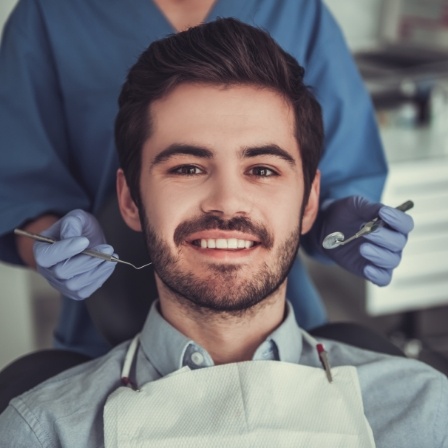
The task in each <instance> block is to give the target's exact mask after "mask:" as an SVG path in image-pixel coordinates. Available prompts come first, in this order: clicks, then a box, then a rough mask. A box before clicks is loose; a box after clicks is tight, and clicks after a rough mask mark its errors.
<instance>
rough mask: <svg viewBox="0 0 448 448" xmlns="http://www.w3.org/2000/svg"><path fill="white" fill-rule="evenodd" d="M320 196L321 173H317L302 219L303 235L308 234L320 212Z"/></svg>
mask: <svg viewBox="0 0 448 448" xmlns="http://www.w3.org/2000/svg"><path fill="white" fill-rule="evenodd" d="M319 194H320V171H319V170H317V171H316V175H315V176H314V180H313V183H312V184H311V191H310V195H309V197H308V202H307V204H306V207H305V210H304V211H303V217H302V235H303V234H305V233H307V232H308V231H309V230H310V229H311V227H312V226H313V224H314V221H315V220H316V216H317V212H318V211H319Z"/></svg>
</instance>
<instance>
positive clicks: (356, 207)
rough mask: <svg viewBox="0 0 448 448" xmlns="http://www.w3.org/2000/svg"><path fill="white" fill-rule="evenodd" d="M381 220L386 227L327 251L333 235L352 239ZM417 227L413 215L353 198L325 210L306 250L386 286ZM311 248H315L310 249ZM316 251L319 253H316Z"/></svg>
mask: <svg viewBox="0 0 448 448" xmlns="http://www.w3.org/2000/svg"><path fill="white" fill-rule="evenodd" d="M377 216H379V217H380V218H381V219H382V220H383V221H384V223H385V224H386V225H384V226H381V227H379V228H378V229H376V230H375V231H373V232H372V233H370V234H368V235H365V236H363V237H361V238H358V239H356V240H354V241H352V242H350V243H348V244H347V245H344V246H340V247H337V248H335V249H330V250H327V249H324V248H323V247H322V241H323V240H324V238H325V237H326V236H327V235H328V234H330V233H333V232H342V233H343V234H344V236H345V238H349V237H350V236H352V235H354V234H355V233H356V232H358V231H359V230H360V228H361V226H362V225H363V224H364V223H366V222H368V221H370V220H372V219H373V218H375V217H377ZM413 227H414V221H413V219H412V217H411V216H410V215H408V214H407V213H404V212H402V211H400V210H397V209H396V208H393V207H388V206H385V205H383V204H381V203H373V202H369V201H368V200H367V199H365V198H363V197H361V196H350V197H348V198H344V199H338V200H335V201H334V202H332V203H331V204H330V205H328V207H326V208H325V207H324V209H323V210H321V213H320V214H319V218H318V220H317V222H316V224H315V225H314V226H313V229H312V230H311V231H310V233H309V234H308V235H307V239H306V240H305V241H304V248H305V249H306V250H307V251H308V252H314V255H317V257H318V258H319V255H320V258H321V259H323V258H322V257H327V259H328V258H330V259H331V260H333V261H335V262H336V263H337V264H339V265H340V266H342V267H343V268H345V269H346V270H347V271H349V272H351V273H353V274H355V275H358V276H360V277H364V278H365V279H367V280H370V281H371V282H372V283H374V284H376V285H379V286H385V285H388V284H389V283H390V281H391V279H392V274H393V271H394V269H395V268H396V267H397V266H398V265H399V264H400V261H401V256H402V252H403V249H404V247H405V246H406V243H407V239H408V234H409V232H410V231H411V230H412V229H413ZM311 244H312V246H311ZM316 251H317V253H316Z"/></svg>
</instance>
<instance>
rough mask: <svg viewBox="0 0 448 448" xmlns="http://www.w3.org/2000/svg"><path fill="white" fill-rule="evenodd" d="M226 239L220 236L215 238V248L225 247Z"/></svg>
mask: <svg viewBox="0 0 448 448" xmlns="http://www.w3.org/2000/svg"><path fill="white" fill-rule="evenodd" d="M227 247H228V246H227V240H223V239H221V238H219V239H217V240H216V249H227Z"/></svg>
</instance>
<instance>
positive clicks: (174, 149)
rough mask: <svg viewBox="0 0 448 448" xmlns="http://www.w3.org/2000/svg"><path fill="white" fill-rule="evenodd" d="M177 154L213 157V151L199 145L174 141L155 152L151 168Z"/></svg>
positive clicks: (204, 157)
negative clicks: (157, 152)
mask: <svg viewBox="0 0 448 448" xmlns="http://www.w3.org/2000/svg"><path fill="white" fill-rule="evenodd" d="M177 155H187V156H194V157H200V158H202V159H212V158H213V152H212V151H210V150H209V149H207V148H201V147H200V146H193V145H182V144H180V143H174V144H172V145H170V146H168V148H166V149H164V150H163V151H161V152H159V154H157V155H156V156H155V157H154V160H153V161H152V164H151V168H152V167H154V166H155V165H158V164H159V163H162V162H166V161H167V160H168V159H170V158H171V157H174V156H177Z"/></svg>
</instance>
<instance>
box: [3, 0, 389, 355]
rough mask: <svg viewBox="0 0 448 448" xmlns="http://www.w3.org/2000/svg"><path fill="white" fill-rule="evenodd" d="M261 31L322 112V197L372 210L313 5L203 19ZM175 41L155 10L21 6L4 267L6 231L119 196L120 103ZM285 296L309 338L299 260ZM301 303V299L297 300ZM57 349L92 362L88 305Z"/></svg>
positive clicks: (14, 32)
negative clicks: (128, 85) (295, 65)
mask: <svg viewBox="0 0 448 448" xmlns="http://www.w3.org/2000/svg"><path fill="white" fill-rule="evenodd" d="M230 16H231V17H235V18H237V19H239V20H241V21H244V22H246V23H248V24H251V25H257V26H260V27H262V28H264V29H266V30H267V31H269V33H270V34H271V35H272V36H273V37H274V39H275V40H276V41H277V42H278V43H279V44H280V45H281V46H282V47H283V48H284V49H285V50H286V51H288V52H289V53H291V54H292V55H293V56H294V57H295V58H296V59H297V60H298V61H299V63H300V64H301V65H302V66H304V68H305V70H306V74H305V82H306V84H308V85H309V86H311V87H312V88H313V90H314V92H315V94H316V96H317V98H318V100H319V101H320V103H321V105H322V108H323V115H324V124H325V132H326V143H325V151H324V155H323V158H322V160H321V163H320V169H321V172H322V183H321V199H322V200H326V199H330V198H333V199H337V198H341V197H346V196H350V195H355V194H357V195H362V196H365V197H366V198H368V199H370V200H373V201H378V200H379V198H380V196H381V192H382V188H383V184H384V181H385V177H386V172H387V168H386V162H385V157H384V153H383V149H382V146H381V143H380V139H379V135H378V130H377V126H376V123H375V118H374V113H373V108H372V105H371V101H370V98H369V96H368V94H367V92H366V90H365V88H364V87H363V84H362V80H361V78H360V76H359V73H358V71H357V69H356V67H355V65H354V62H353V60H352V57H351V55H350V52H349V51H348V49H347V46H346V44H345V42H344V39H343V36H342V34H341V31H340V29H339V28H338V26H337V24H336V23H335V21H334V19H333V17H332V16H331V15H330V13H329V11H328V10H327V9H326V7H325V5H324V4H323V3H322V2H321V1H320V0H284V1H281V0H276V1H273V0H244V1H241V0H217V1H216V3H215V5H214V7H213V9H212V11H211V12H210V14H209V16H208V19H207V20H209V21H210V20H213V19H214V18H216V17H230ZM172 32H174V29H173V28H172V26H171V25H170V24H169V23H168V21H167V20H166V18H165V17H164V16H163V14H162V13H161V11H160V10H159V9H158V8H157V7H156V6H155V5H154V4H153V2H152V1H151V0H132V1H126V2H125V1H122V0H108V1H107V2H105V1H104V0H78V1H73V0H65V1H64V0H21V1H19V3H18V5H17V6H16V8H15V10H14V11H13V13H12V15H11V17H10V18H9V21H8V22H7V24H6V26H5V29H4V35H3V41H2V46H1V50H0V136H1V137H0V145H1V150H0V217H1V218H0V257H1V259H2V260H3V261H5V262H9V263H15V264H21V263H22V262H21V260H20V259H19V257H18V254H17V251H16V247H15V244H14V236H13V234H12V231H13V229H14V228H15V227H18V226H21V225H22V224H23V223H24V222H26V221H28V220H30V219H33V218H36V217H38V216H40V215H42V214H46V213H50V212H51V213H56V214H58V215H61V216H62V215H64V214H65V213H67V212H69V211H70V210H72V209H74V208H82V209H85V210H87V211H90V212H92V213H95V212H97V211H98V209H99V208H100V207H101V205H102V204H103V203H104V202H105V200H106V198H108V197H109V196H110V195H112V194H113V193H114V191H115V173H116V170H117V167H118V161H117V155H116V152H115V148H114V141H113V126H114V119H115V115H116V113H117V97H118V94H119V91H120V88H121V85H122V83H123V82H124V79H125V76H126V74H127V71H128V69H129V68H130V67H131V66H132V64H133V63H134V62H135V61H136V59H137V57H138V56H139V54H140V53H141V52H142V51H143V50H144V49H145V48H147V46H148V45H149V43H150V42H152V41H153V40H155V39H158V38H161V37H163V36H166V35H167V34H169V33H172ZM288 297H289V299H290V300H291V301H292V302H293V304H294V307H295V312H296V316H297V320H298V322H299V324H300V325H301V326H302V327H304V328H305V329H307V328H311V327H313V326H316V325H319V324H321V323H323V322H324V321H325V313H324V309H323V307H322V304H321V302H320V300H319V298H318V294H317V293H316V291H315V289H314V287H313V285H312V284H311V281H310V279H309V277H308V274H307V273H306V272H305V269H304V267H303V265H302V263H301V262H300V260H299V259H297V260H296V263H295V265H294V267H293V271H292V272H291V274H290V276H289V282H288ZM299 297H300V300H299ZM55 336H56V345H57V346H59V347H65V348H71V349H73V350H77V351H80V352H83V353H86V354H89V355H91V356H97V355H100V354H102V353H104V352H105V351H106V350H107V349H108V346H107V344H106V343H105V341H103V340H102V339H101V337H100V336H99V335H98V333H97V332H96V330H95V329H94V327H93V324H92V323H91V321H90V319H89V316H88V314H87V310H86V307H85V304H84V303H83V302H75V301H72V300H69V299H67V298H64V299H63V307H62V315H61V319H60V324H59V327H58V329H57V330H56V335H55Z"/></svg>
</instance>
